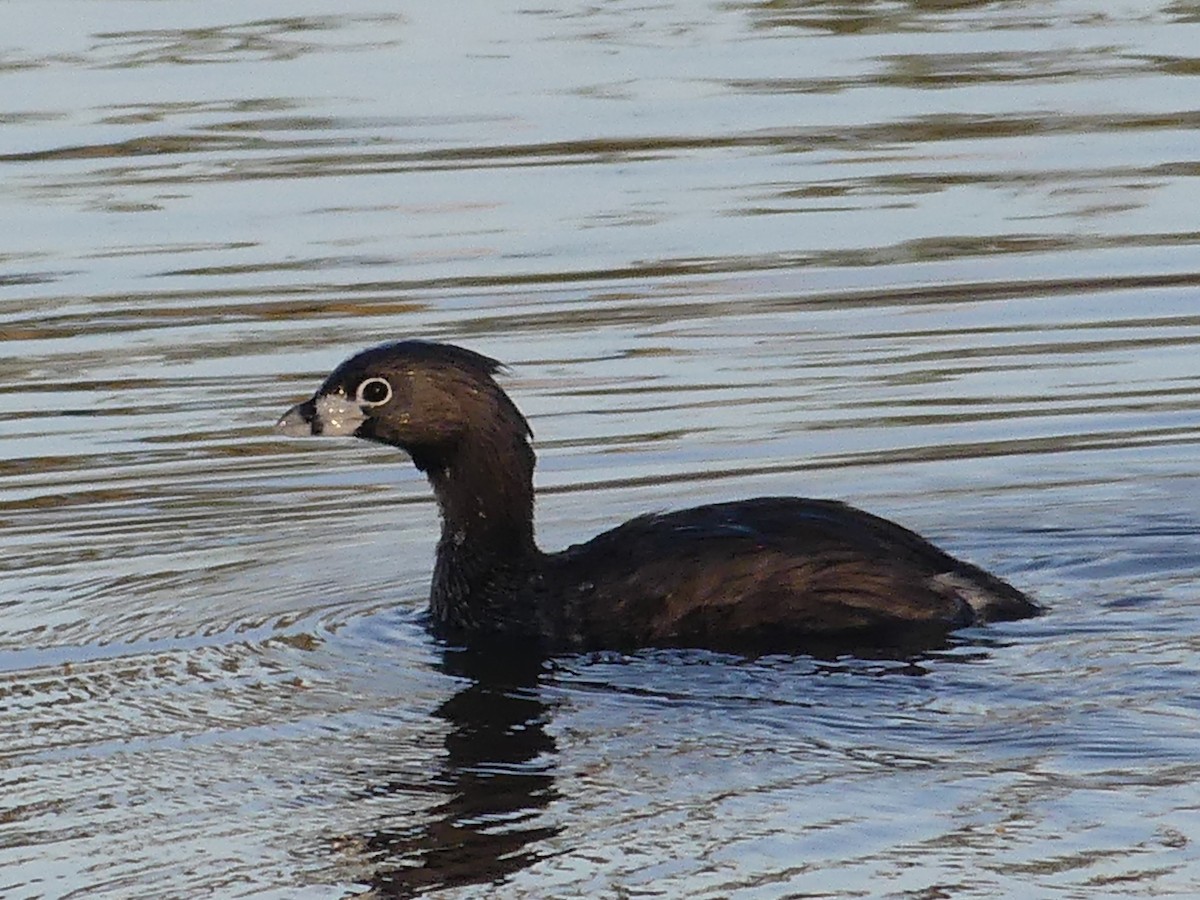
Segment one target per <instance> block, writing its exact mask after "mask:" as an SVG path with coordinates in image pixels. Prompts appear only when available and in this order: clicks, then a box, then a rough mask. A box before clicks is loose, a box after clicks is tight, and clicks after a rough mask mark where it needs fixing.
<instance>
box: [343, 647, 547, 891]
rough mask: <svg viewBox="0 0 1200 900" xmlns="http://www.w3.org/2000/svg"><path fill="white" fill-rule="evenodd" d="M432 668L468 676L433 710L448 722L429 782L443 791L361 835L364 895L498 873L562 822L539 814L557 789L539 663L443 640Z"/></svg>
mask: <svg viewBox="0 0 1200 900" xmlns="http://www.w3.org/2000/svg"><path fill="white" fill-rule="evenodd" d="M439 668H440V669H441V670H442V671H443V672H444V673H445V674H447V675H450V676H452V677H455V678H464V679H467V684H466V685H464V686H463V687H462V688H461V689H460V690H459V691H457V692H456V693H455V694H454V695H453V696H452V697H450V698H449V699H448V700H446V701H445V702H444V703H442V704H441V706H439V707H438V708H437V710H436V711H435V712H434V716H435V717H436V718H439V719H442V720H444V721H445V722H446V723H447V724H448V726H449V731H448V732H447V734H446V737H445V750H446V753H445V756H444V757H443V758H442V760H441V763H440V771H439V772H438V774H437V775H436V776H435V778H434V779H433V782H432V788H433V789H434V790H437V791H439V792H444V793H445V795H446V796H445V799H444V800H443V801H442V802H440V803H438V804H437V805H435V806H433V807H432V808H430V809H428V810H426V811H425V812H424V813H423V815H422V817H421V821H420V822H419V823H416V824H414V825H413V826H411V827H407V828H406V827H405V823H404V822H402V821H397V820H394V819H393V820H389V821H388V822H387V823H386V825H385V826H384V827H381V828H380V829H379V830H377V831H375V832H373V833H369V834H366V835H363V836H362V837H361V838H360V839H359V841H358V852H359V853H361V854H362V855H363V856H364V857H365V858H367V859H368V860H370V863H371V867H372V869H373V871H372V874H371V875H370V877H369V879H368V884H369V886H370V888H371V889H372V894H371V895H369V896H379V897H411V896H416V895H419V894H422V893H425V892H427V891H431V890H437V889H440V888H451V887H459V886H463V885H471V884H489V883H493V882H498V881H500V880H502V879H504V878H505V877H507V876H509V875H511V874H513V873H515V872H518V871H520V870H522V869H524V868H526V867H528V866H530V865H532V864H533V863H534V862H536V861H537V860H538V859H540V858H541V857H542V856H544V855H546V852H547V851H539V850H538V849H537V847H536V844H537V842H538V841H541V840H544V839H546V838H550V837H553V836H554V835H555V834H557V833H558V832H559V831H560V830H561V829H560V828H559V827H556V826H554V825H552V824H547V823H546V821H545V820H544V817H543V811H544V810H545V809H546V807H547V806H548V805H549V804H550V803H551V802H552V801H553V800H554V799H555V798H556V797H557V796H558V793H557V791H556V790H555V787H554V766H555V762H554V755H555V753H556V748H555V744H554V739H553V738H552V737H551V736H550V735H549V734H547V733H546V730H545V725H546V721H547V717H548V707H547V705H546V704H545V703H544V702H543V701H542V700H541V699H540V697H539V692H538V681H539V676H540V675H541V674H542V672H543V665H542V662H541V661H540V660H537V659H532V660H525V661H521V660H514V659H512V658H502V657H501V656H499V655H497V654H494V653H492V654H489V653H486V652H480V651H469V650H462V649H452V648H448V649H446V651H445V652H444V656H443V659H442V660H441V663H440V665H439ZM376 787H377V788H378V787H379V786H378V785H377V786H376ZM396 789H397V790H398V791H411V790H412V784H411V783H406V784H403V785H397V787H396Z"/></svg>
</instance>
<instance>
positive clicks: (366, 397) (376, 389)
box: [355, 378, 392, 406]
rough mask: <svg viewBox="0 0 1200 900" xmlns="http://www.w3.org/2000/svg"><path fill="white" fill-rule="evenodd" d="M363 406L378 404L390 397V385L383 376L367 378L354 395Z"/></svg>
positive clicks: (385, 401)
mask: <svg viewBox="0 0 1200 900" xmlns="http://www.w3.org/2000/svg"><path fill="white" fill-rule="evenodd" d="M355 396H356V397H357V399H358V402H359V403H361V404H363V406H379V405H380V404H383V403H387V402H388V401H389V400H391V399H392V386H391V385H390V384H388V383H387V380H386V379H383V378H368V379H367V380H366V381H364V382H363V383H362V384H360V385H359V386H358V392H357V393H356V395H355Z"/></svg>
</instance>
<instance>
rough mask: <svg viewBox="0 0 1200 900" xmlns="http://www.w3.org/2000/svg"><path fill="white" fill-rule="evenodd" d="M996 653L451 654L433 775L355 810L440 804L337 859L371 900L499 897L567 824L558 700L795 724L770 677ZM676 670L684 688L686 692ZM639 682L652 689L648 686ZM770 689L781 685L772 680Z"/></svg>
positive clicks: (974, 639)
mask: <svg viewBox="0 0 1200 900" xmlns="http://www.w3.org/2000/svg"><path fill="white" fill-rule="evenodd" d="M992 646H993V644H992V642H990V641H989V640H988V639H987V637H986V636H984V635H976V634H975V633H974V630H970V631H968V632H966V633H960V634H957V635H951V636H946V635H944V634H943V635H942V636H941V637H940V638H939V639H936V640H929V641H927V642H924V643H921V642H911V641H910V642H906V643H904V644H903V645H899V644H892V645H891V646H889V647H884V646H881V645H880V644H878V643H876V644H872V645H860V646H857V647H854V648H851V647H848V646H843V645H839V646H837V647H836V648H834V647H832V646H824V645H823V646H822V647H821V648H816V647H813V648H806V649H811V650H812V651H813V652H812V653H805V654H801V655H788V656H772V657H750V656H740V655H729V654H722V653H714V652H710V651H699V650H685V649H664V650H645V651H640V652H636V653H632V654H624V653H618V652H603V653H594V654H587V655H583V656H569V657H562V658H553V659H550V660H544V659H541V658H539V657H538V656H537V655H535V654H529V655H522V656H521V657H519V658H515V657H514V656H513V654H511V653H502V652H497V651H495V650H490V651H479V650H468V649H463V648H446V649H445V650H444V651H443V655H442V657H441V659H440V660H439V662H438V663H437V664H436V666H435V668H436V669H437V671H439V672H440V673H442V674H444V675H447V676H450V677H451V678H453V679H456V680H461V681H464V682H465V683H464V684H463V685H462V686H461V687H460V688H459V689H458V690H457V691H456V692H455V693H454V694H453V695H452V696H450V697H449V698H448V699H447V700H445V701H444V702H443V703H442V704H441V705H440V706H438V708H437V709H436V711H435V712H434V713H433V717H434V718H436V719H439V720H441V721H443V722H444V723H445V724H446V725H447V726H448V730H447V732H446V734H445V737H444V739H443V748H444V751H445V752H444V755H443V756H442V758H441V759H440V761H439V762H438V763H437V771H436V773H435V774H434V776H433V777H432V779H431V780H430V781H428V782H422V783H420V784H415V783H414V781H413V778H412V776H411V774H407V773H405V772H403V771H402V770H400V769H399V768H396V767H393V768H384V769H380V770H374V771H365V772H362V773H361V776H362V778H363V780H364V781H365V782H367V783H369V784H371V785H372V788H371V789H370V790H369V791H367V792H364V793H361V794H360V795H359V797H358V798H357V799H358V801H359V802H363V801H365V802H371V801H374V800H377V799H379V798H381V797H392V796H396V795H401V796H402V795H409V796H412V795H413V794H421V793H425V792H433V793H436V794H439V795H442V797H443V799H441V800H440V802H437V803H436V804H435V805H433V806H431V807H428V808H426V809H425V810H423V811H422V812H421V813H420V814H418V815H419V821H415V822H414V821H412V820H411V819H409V820H407V821H406V820H405V819H400V820H397V819H396V818H395V817H393V816H389V817H386V818H384V819H382V820H380V821H379V822H378V823H377V827H375V828H374V829H373V830H367V831H365V832H363V833H361V834H359V835H355V836H352V837H348V838H346V839H344V840H343V841H341V842H339V844H340V846H339V847H338V848H337V852H339V853H347V854H351V855H353V856H354V857H356V858H358V860H359V861H360V862H362V863H363V864H364V865H365V869H366V870H367V871H368V872H369V874H368V875H366V877H365V878H363V882H364V883H365V885H366V886H368V888H369V890H370V891H371V894H370V896H379V897H415V896H422V895H425V894H428V893H430V892H434V891H440V890H448V889H454V888H463V887H469V886H472V885H489V884H490V885H498V884H502V883H504V882H505V881H506V880H507V879H509V878H510V877H511V876H514V875H516V874H517V873H519V872H521V871H523V870H525V869H527V868H530V867H532V866H534V865H536V864H538V863H539V862H541V861H543V860H546V859H548V858H550V857H552V856H554V855H557V853H558V852H560V851H558V850H557V849H556V848H555V847H554V845H553V840H552V839H553V838H555V837H556V836H558V835H559V834H561V833H563V831H564V830H565V829H566V827H567V825H566V824H564V823H562V822H558V821H555V820H554V819H553V817H549V816H547V815H546V811H547V809H548V808H549V806H550V805H551V804H552V803H554V802H555V801H556V800H559V799H560V798H561V797H562V794H561V792H560V791H559V789H558V788H557V787H556V777H557V773H556V769H557V768H558V765H559V764H558V761H557V754H558V748H557V746H556V743H555V740H554V738H553V737H552V736H551V735H550V734H549V733H548V732H547V726H548V725H549V724H550V722H551V721H552V716H553V713H554V710H555V707H556V706H557V705H558V704H559V702H560V701H559V700H558V699H556V698H558V697H561V696H563V695H562V693H561V691H562V690H565V691H566V692H567V694H576V695H577V694H579V692H582V693H583V694H584V695H592V694H595V693H596V692H600V693H603V694H607V695H610V696H612V697H614V698H626V699H627V700H628V701H629V702H633V703H635V704H639V703H650V704H651V705H652V706H653V705H655V704H656V703H657V702H658V701H667V702H670V703H677V704H682V705H683V706H684V707H687V706H689V705H691V704H692V703H694V702H700V703H702V704H707V703H709V702H715V703H718V704H726V703H729V702H734V703H738V702H739V701H740V703H741V704H742V705H745V706H747V708H748V709H749V708H754V709H758V708H760V707H761V706H762V704H764V703H766V704H767V705H768V706H769V707H772V708H777V709H786V710H790V711H791V712H795V709H796V707H795V697H792V699H791V700H789V699H788V698H787V697H784V696H776V697H771V696H763V695H759V693H758V691H759V690H760V689H761V688H762V684H761V682H762V680H763V676H764V674H766V673H769V672H775V673H776V675H778V676H780V677H784V678H785V679H786V680H787V681H788V682H791V683H792V685H793V687H795V686H796V683H797V679H798V680H799V683H800V684H809V685H810V686H811V684H812V679H817V680H819V681H824V680H826V679H828V678H829V677H830V676H835V677H850V678H854V679H857V678H860V677H861V678H866V679H868V680H871V681H874V680H875V679H878V678H887V677H900V678H909V677H913V676H916V677H921V676H926V675H929V674H930V672H931V671H932V669H931V666H933V665H939V664H942V663H951V664H952V663H972V662H979V661H982V660H984V659H986V658H987V657H988V655H989V651H990V649H991V648H992ZM622 672H624V674H622ZM672 672H673V673H674V674H675V675H682V676H683V677H684V682H683V683H679V682H676V681H675V680H674V679H673V677H672V675H671V673H672ZM701 673H707V674H706V675H705V674H701ZM642 675H648V676H649V677H650V678H651V681H652V684H645V683H643V682H642ZM631 679H632V680H631ZM766 681H767V682H768V683H769V684H773V685H774V686H775V687H776V688H778V687H779V686H780V685H779V683H778V682H777V681H776V680H775V679H774V678H770V677H768V678H766ZM756 685H757V687H756ZM548 686H549V687H551V690H547V687H548ZM767 690H768V692H770V688H767ZM697 692H698V693H697ZM639 698H640V700H639ZM622 702H624V701H622ZM802 705H803V706H805V707H807V705H808V704H807V702H805V703H803V704H802ZM789 718H790V714H789ZM348 848H353V849H352V850H351V849H348Z"/></svg>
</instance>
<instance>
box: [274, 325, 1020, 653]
mask: <svg viewBox="0 0 1200 900" xmlns="http://www.w3.org/2000/svg"><path fill="white" fill-rule="evenodd" d="M499 368H501V366H500V363H498V362H496V361H495V360H493V359H489V358H488V357H486V356H481V355H480V354H478V353H475V352H473V351H471V350H465V349H463V348H461V347H454V346H450V345H446V344H436V343H430V342H425V341H400V342H397V343H392V344H384V345H382V346H379V347H374V348H372V349H369V350H365V351H363V352H362V353H359V354H358V355H357V356H354V357H353V358H351V359H349V360H347V361H346V362H344V363H342V365H340V366H339V367H338V368H337V369H336V370H334V372H333V373H332V374H331V375H330V376H329V377H328V378H327V379H326V380H325V383H324V384H323V385H321V388H320V390H318V391H317V393H316V394H315V395H313V397H312V398H311V399H309V400H306V401H304V402H303V403H300V404H298V405H297V406H295V407H293V408H292V409H290V410H289V411H288V412H287V413H285V414H284V416H283V418H281V419H280V420H279V423H278V425H277V426H276V427H277V428H278V429H279V430H280V431H282V432H283V433H284V434H288V435H294V436H300V435H353V436H354V437H359V438H364V439H366V440H369V441H376V442H378V443H382V444H389V445H391V446H393V447H399V448H401V449H402V450H405V451H407V452H408V454H409V456H410V457H412V461H413V463H414V464H415V465H416V467H417V468H418V469H420V470H421V471H422V472H424V473H425V474H426V475H427V476H428V478H429V481H430V483H431V484H432V486H433V491H434V494H435V495H436V496H437V501H438V505H439V507H440V509H441V516H442V535H441V540H440V541H439V542H438V547H437V561H436V564H435V567H434V574H433V587H432V590H431V594H430V613H431V616H432V620H433V626H434V628H435V629H436V631H437V632H438V633H439V634H441V635H443V636H445V637H447V638H449V639H451V640H458V641H462V642H465V643H467V644H490V643H493V642H494V641H496V640H500V641H522V642H531V643H535V644H537V645H540V647H541V648H542V649H544V650H546V651H550V652H554V651H573V650H598V649H629V648H636V647H696V648H710V649H715V650H735V651H739V652H747V651H748V652H772V651H786V650H803V649H805V648H807V647H811V646H813V645H816V644H827V643H831V642H832V643H841V642H847V641H848V642H863V643H867V642H871V643H873V642H877V641H883V642H885V643H891V642H893V641H895V642H906V641H907V640H908V639H910V638H913V637H915V636H918V635H920V636H931V635H937V634H940V635H945V634H946V633H947V632H948V631H950V630H952V629H955V628H960V627H962V626H965V625H970V624H972V623H978V622H985V621H994V620H1000V619H1019V618H1024V617H1026V616H1032V615H1035V614H1036V613H1037V612H1038V607H1037V606H1036V605H1035V604H1034V603H1033V602H1032V601H1030V600H1029V599H1028V598H1027V597H1026V596H1025V595H1024V594H1022V593H1021V592H1020V591H1018V590H1017V589H1016V588H1014V587H1012V586H1011V585H1009V584H1007V583H1005V582H1004V581H1001V580H1000V579H999V578H996V577H995V576H993V575H990V574H988V573H987V572H984V571H983V570H982V569H979V568H977V567H975V566H973V565H970V564H969V563H965V562H962V561H960V560H957V559H955V558H954V557H952V556H950V555H948V554H946V553H943V552H942V551H941V550H939V549H938V548H937V547H935V546H934V545H933V544H931V543H929V542H928V541H926V540H925V539H924V538H922V537H920V536H919V535H917V534H915V533H913V532H911V531H909V530H908V529H906V528H902V527H901V526H899V525H896V524H895V523H893V522H889V521H887V520H886V519H881V518H879V517H878V516H873V515H871V514H870V513H865V512H862V511H861V510H857V509H854V508H853V507H851V506H847V505H845V504H843V503H838V502H835V501H832V500H808V499H801V498H797V497H760V498H756V499H753V500H738V501H734V502H731V503H716V504H712V505H709V506H698V507H695V508H693V509H684V510H679V511H677V512H669V513H657V514H652V515H646V516H641V517H639V518H636V519H633V520H631V521H629V522H626V523H625V524H624V525H620V526H618V527H617V528H614V529H613V530H611V531H606V532H605V533H603V534H601V535H599V536H598V537H596V538H593V539H592V540H590V541H588V542H586V543H583V544H577V545H575V546H573V547H568V548H567V549H566V550H563V551H561V552H558V553H544V552H542V551H541V550H539V549H538V547H537V544H536V543H535V542H534V537H533V467H534V453H533V448H532V447H531V446H530V443H529V441H530V436H531V431H530V429H529V425H528V423H527V422H526V421H525V417H524V416H522V415H521V412H520V411H519V410H518V409H517V407H516V406H515V405H514V404H513V402H512V400H511V399H509V397H508V395H507V394H505V393H504V391H503V390H501V388H500V386H499V385H498V384H497V383H496V381H495V380H494V378H493V376H494V374H495V373H496V372H497V370H498V369H499Z"/></svg>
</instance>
